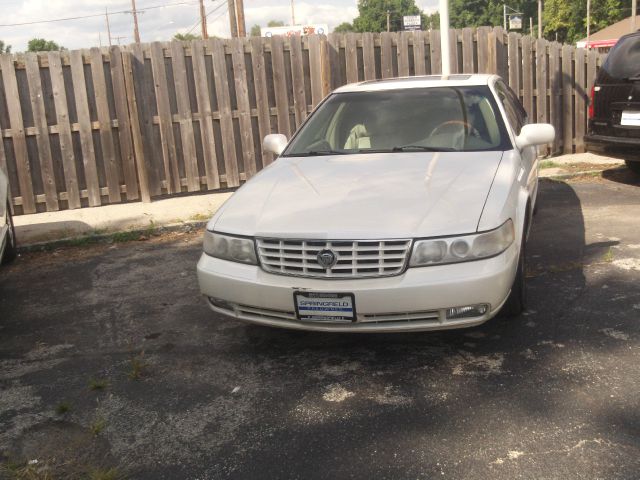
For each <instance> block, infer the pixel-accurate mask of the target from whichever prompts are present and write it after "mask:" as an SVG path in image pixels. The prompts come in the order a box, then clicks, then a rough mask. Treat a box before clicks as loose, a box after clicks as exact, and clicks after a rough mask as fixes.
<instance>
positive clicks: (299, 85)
mask: <svg viewBox="0 0 640 480" xmlns="http://www.w3.org/2000/svg"><path fill="white" fill-rule="evenodd" d="M289 42H290V52H291V82H292V84H293V110H294V112H295V118H296V128H298V127H300V125H302V122H304V119H305V118H307V99H306V97H305V83H304V69H303V61H302V39H301V37H300V35H291V37H289Z"/></svg>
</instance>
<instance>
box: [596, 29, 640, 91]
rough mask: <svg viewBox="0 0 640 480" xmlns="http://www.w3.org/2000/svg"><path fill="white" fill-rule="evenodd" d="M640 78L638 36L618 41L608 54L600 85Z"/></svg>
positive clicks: (639, 41)
mask: <svg viewBox="0 0 640 480" xmlns="http://www.w3.org/2000/svg"><path fill="white" fill-rule="evenodd" d="M633 77H640V35H633V36H631V37H625V38H622V39H620V41H619V42H618V43H617V44H616V46H615V47H613V48H612V49H611V52H609V56H608V57H607V60H606V61H605V62H604V65H603V66H602V69H601V73H600V79H599V82H600V83H612V82H615V81H620V80H629V79H630V78H633Z"/></svg>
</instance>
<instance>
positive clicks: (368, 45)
mask: <svg viewBox="0 0 640 480" xmlns="http://www.w3.org/2000/svg"><path fill="white" fill-rule="evenodd" d="M374 45H375V43H374V39H373V33H369V32H367V33H363V34H362V63H363V64H364V65H363V67H364V79H365V80H375V79H376V56H375V55H376V54H375V47H374ZM423 51H424V48H423ZM422 65H423V66H424V59H423V61H422Z"/></svg>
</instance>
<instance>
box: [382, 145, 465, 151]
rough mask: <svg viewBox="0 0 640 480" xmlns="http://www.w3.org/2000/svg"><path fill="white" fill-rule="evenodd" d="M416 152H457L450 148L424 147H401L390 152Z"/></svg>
mask: <svg viewBox="0 0 640 480" xmlns="http://www.w3.org/2000/svg"><path fill="white" fill-rule="evenodd" d="M412 150H416V151H419V152H457V151H458V150H456V149H455V148H450V147H428V146H426V145H401V146H398V147H393V148H392V149H391V151H392V152H410V151H412Z"/></svg>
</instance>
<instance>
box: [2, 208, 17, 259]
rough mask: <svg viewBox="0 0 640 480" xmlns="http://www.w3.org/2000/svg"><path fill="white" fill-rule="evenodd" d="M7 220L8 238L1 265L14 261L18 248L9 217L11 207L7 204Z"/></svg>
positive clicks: (11, 220)
mask: <svg viewBox="0 0 640 480" xmlns="http://www.w3.org/2000/svg"><path fill="white" fill-rule="evenodd" d="M7 220H8V223H9V236H8V238H7V245H6V246H5V249H4V255H3V256H2V264H3V265H4V264H7V263H9V262H10V261H12V260H14V259H15V258H16V257H17V256H18V246H17V244H16V229H15V227H14V226H13V217H12V216H11V207H10V205H9V204H8V203H7Z"/></svg>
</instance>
